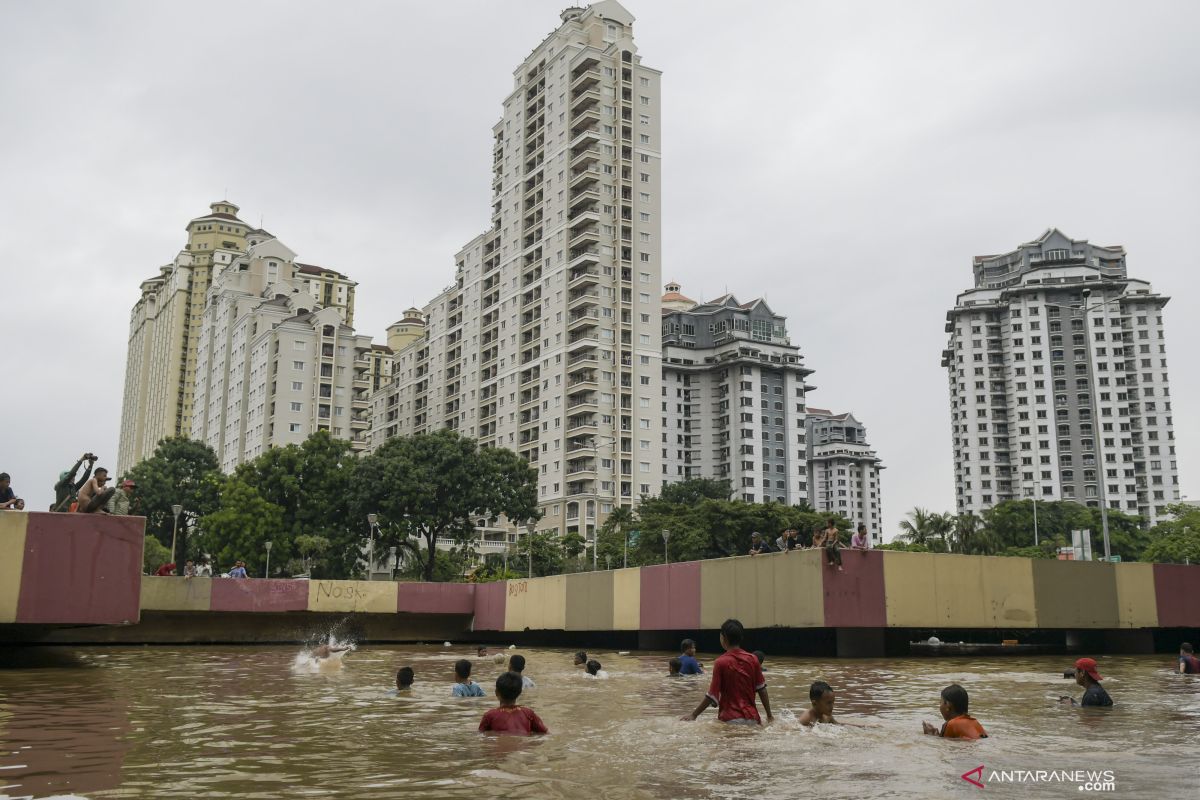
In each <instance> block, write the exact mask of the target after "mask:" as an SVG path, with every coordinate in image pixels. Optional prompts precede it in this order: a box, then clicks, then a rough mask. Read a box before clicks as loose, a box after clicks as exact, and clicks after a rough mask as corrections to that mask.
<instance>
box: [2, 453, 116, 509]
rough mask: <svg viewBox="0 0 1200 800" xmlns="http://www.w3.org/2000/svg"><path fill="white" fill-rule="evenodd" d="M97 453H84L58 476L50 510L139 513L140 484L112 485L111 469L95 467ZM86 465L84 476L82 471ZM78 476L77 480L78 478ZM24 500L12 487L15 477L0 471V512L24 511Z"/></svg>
mask: <svg viewBox="0 0 1200 800" xmlns="http://www.w3.org/2000/svg"><path fill="white" fill-rule="evenodd" d="M96 460H97V459H96V455H95V453H84V454H83V455H81V456H80V457H79V460H78V461H76V462H75V464H74V466H72V467H71V468H70V469H69V470H65V471H63V472H60V473H59V474H58V481H56V482H55V484H54V503H53V504H52V505H51V506H50V508H49V510H50V511H58V512H70V513H78V514H117V515H128V514H131V513H134V512H135V511H136V510H137V498H136V496H135V494H136V492H137V483H135V482H134V481H133V480H132V479H129V478H126V479H125V480H123V481H120V482H119V483H118V484H117V485H115V486H109V485H108V481H109V477H108V470H107V469H106V468H104V467H96V466H95V465H96ZM84 464H86V465H87V467H86V468H85V469H84V471H83V475H82V476H80V475H79V468H80V467H82V466H84ZM77 476H78V479H76V478H77ZM24 510H25V500H24V499H22V498H21V497H18V496H17V494H16V491H15V490H14V489H13V488H12V477H11V476H10V475H9V474H8V473H7V472H0V511H24Z"/></svg>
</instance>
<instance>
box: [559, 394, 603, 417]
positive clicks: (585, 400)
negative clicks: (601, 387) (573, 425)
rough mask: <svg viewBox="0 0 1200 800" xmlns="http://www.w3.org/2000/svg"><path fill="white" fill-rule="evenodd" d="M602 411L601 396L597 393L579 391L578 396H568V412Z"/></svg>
mask: <svg viewBox="0 0 1200 800" xmlns="http://www.w3.org/2000/svg"><path fill="white" fill-rule="evenodd" d="M599 409H600V396H599V395H598V394H596V393H595V392H588V391H579V392H578V393H577V394H572V395H568V396H567V410H568V411H575V412H579V411H598V410H599Z"/></svg>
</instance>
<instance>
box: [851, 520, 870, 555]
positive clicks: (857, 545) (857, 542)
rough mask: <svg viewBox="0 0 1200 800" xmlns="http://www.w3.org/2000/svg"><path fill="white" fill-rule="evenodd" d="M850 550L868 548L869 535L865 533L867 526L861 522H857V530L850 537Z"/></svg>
mask: <svg viewBox="0 0 1200 800" xmlns="http://www.w3.org/2000/svg"><path fill="white" fill-rule="evenodd" d="M850 549H851V550H870V549H871V537H870V536H868V535H867V526H866V525H864V524H863V523H861V522H860V523H858V530H857V531H855V532H854V535H853V536H851V537H850Z"/></svg>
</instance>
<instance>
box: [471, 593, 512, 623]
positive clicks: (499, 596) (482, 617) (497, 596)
mask: <svg viewBox="0 0 1200 800" xmlns="http://www.w3.org/2000/svg"><path fill="white" fill-rule="evenodd" d="M507 597H508V582H507V581H494V582H492V583H481V584H478V585H477V586H476V587H475V623H474V629H475V630H477V631H502V630H504V611H505V602H506V600H505V598H507Z"/></svg>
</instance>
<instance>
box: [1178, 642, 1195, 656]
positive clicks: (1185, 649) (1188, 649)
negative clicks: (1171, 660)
mask: <svg viewBox="0 0 1200 800" xmlns="http://www.w3.org/2000/svg"><path fill="white" fill-rule="evenodd" d="M1179 652H1181V653H1187V654H1188V655H1189V656H1190V655H1195V653H1194V652H1193V650H1192V645H1191V643H1190V642H1184V643H1183V644H1181V645H1179Z"/></svg>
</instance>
